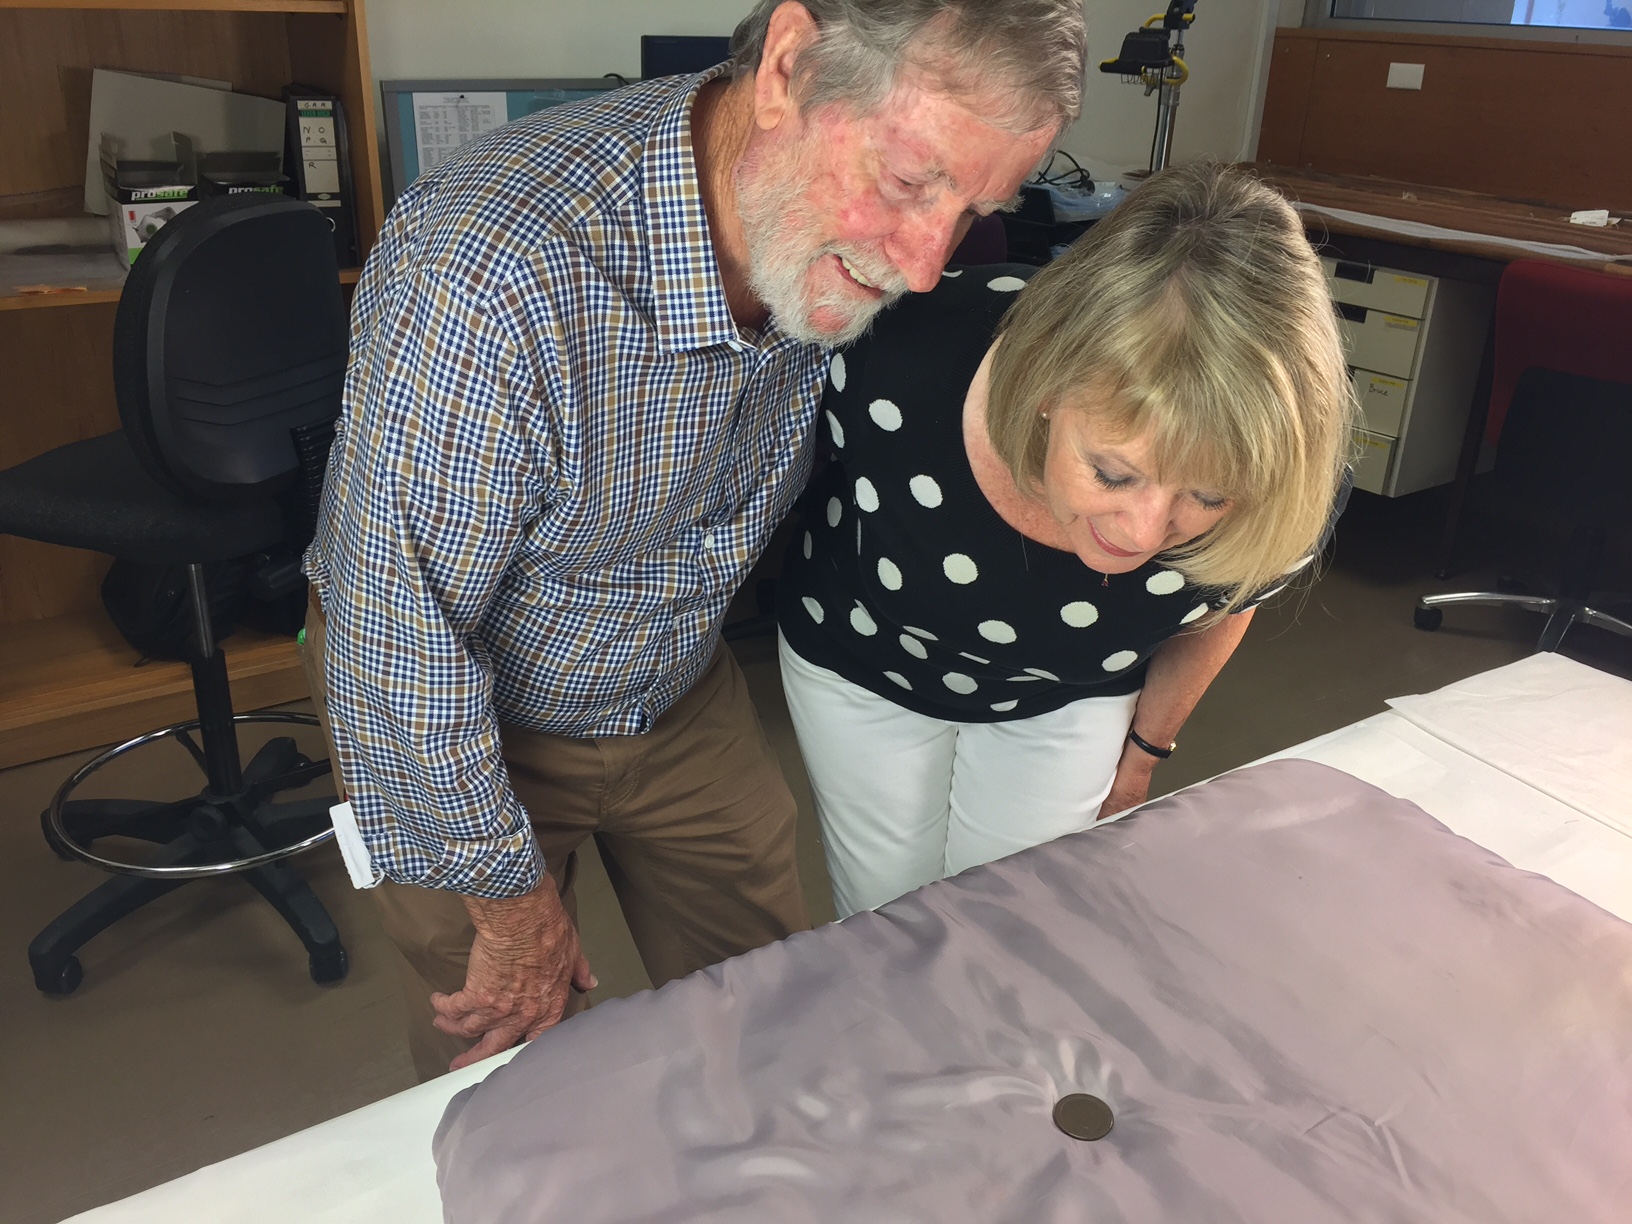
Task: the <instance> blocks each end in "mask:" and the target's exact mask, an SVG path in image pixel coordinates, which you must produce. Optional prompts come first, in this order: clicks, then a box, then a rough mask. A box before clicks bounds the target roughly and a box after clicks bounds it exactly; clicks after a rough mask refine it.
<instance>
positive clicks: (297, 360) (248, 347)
mask: <svg viewBox="0 0 1632 1224" xmlns="http://www.w3.org/2000/svg"><path fill="white" fill-rule="evenodd" d="M346 346H347V328H346V308H345V300H344V298H343V297H342V295H341V291H340V277H339V269H338V268H337V267H336V264H335V255H334V237H333V233H332V230H331V228H330V226H329V222H328V219H327V218H326V217H324V215H323V213H322V210H321V209H318V208H316V207H314V206H312V205H310V204H306V203H303V202H301V201H299V200H294V199H290V198H289V197H287V196H275V195H260V194H253V195H239V196H223V197H218V198H216V199H211V200H204V201H201V202H200V203H197V204H194V205H193V206H192V207H191V208H189V209H187V210H186V211H184V212H182V213H180V214H179V215H177V216H176V217H175V218H174V219H172V220H171V221H169V222H167V223H166V224H165V226H164V228H163V229H161V230H159V232H158V233H157V234H155V235H154V236H153V238H152V239H151V240H150V241H149V242H148V243H147V245H146V246H145V247H144V248H143V250H142V253H141V254H140V255H139V256H137V258H136V262H135V263H134V264H133V265H132V266H131V269H130V276H129V278H128V279H127V280H126V282H125V288H124V292H123V293H122V294H121V295H120V298H119V313H118V316H117V318H116V320H115V323H114V336H113V373H114V390H115V394H116V395H117V397H118V401H119V416H120V420H121V421H122V423H123V424H124V428H125V432H126V433H127V434H128V435H129V436H130V440H131V443H132V445H133V446H134V447H135V449H136V451H137V453H138V455H140V456H141V458H142V459H143V461H144V462H145V463H146V465H147V467H148V468H149V469H150V470H151V471H152V473H153V475H154V476H155V477H156V478H157V479H158V480H159V481H160V482H161V483H163V484H164V485H165V486H166V487H168V488H169V489H170V490H171V491H172V492H174V493H176V494H177V495H178V496H181V497H183V498H185V499H187V500H189V501H195V502H196V501H206V502H225V501H241V500H248V499H252V498H261V497H267V496H270V495H272V494H275V493H277V492H279V491H280V490H282V489H283V488H284V487H286V486H287V485H289V484H290V483H291V482H292V481H294V480H295V479H296V477H297V476H298V475H299V474H300V472H301V456H300V454H299V453H298V449H297V447H298V444H299V442H300V440H301V439H302V438H303V437H306V436H308V435H309V434H310V433H311V432H312V431H313V430H314V429H316V430H321V429H322V428H323V427H324V426H325V425H326V424H327V423H330V422H332V421H333V420H334V418H335V417H336V416H338V415H339V412H340V397H341V390H342V387H343V384H344V381H345V372H346Z"/></svg>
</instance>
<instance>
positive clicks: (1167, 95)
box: [1150, 80, 1179, 174]
mask: <svg viewBox="0 0 1632 1224" xmlns="http://www.w3.org/2000/svg"><path fill="white" fill-rule="evenodd" d="M1178 109H1179V90H1178V86H1176V85H1169V84H1168V83H1167V82H1166V81H1165V80H1164V81H1163V82H1162V87H1161V89H1160V91H1159V92H1158V93H1157V95H1156V139H1155V140H1154V141H1152V142H1151V146H1150V172H1151V173H1152V174H1155V173H1156V172H1157V171H1158V170H1165V169H1166V168H1167V163H1168V159H1169V158H1171V157H1172V155H1173V112H1174V111H1176V110H1178Z"/></svg>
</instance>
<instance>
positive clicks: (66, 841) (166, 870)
mask: <svg viewBox="0 0 1632 1224" xmlns="http://www.w3.org/2000/svg"><path fill="white" fill-rule="evenodd" d="M232 722H233V725H234V727H236V726H237V725H238V724H239V723H294V724H296V725H297V726H302V727H315V726H317V725H318V722H317V719H316V718H315V717H313V716H312V715H310V714H289V713H284V712H282V711H276V710H269V711H265V712H261V713H254V714H234V715H233V716H232ZM198 728H199V724H198V722H197V720H194V721H193V722H186V723H175V724H173V725H171V726H168V727H160V728H159V729H158V730H157V731H149V732H148V733H147V734H146V735H138V736H137V737H136V738H135V739H131V740H126V741H125V742H124V743H122V744H115V745H114V746H113V747H112V748H109V749H108V750H107V751H106V752H104V753H103V754H102V755H101V756H98V757H95V758H93V759H92V760H89V761H87V762H85V764H83V765H81V766H80V767H79V768H78V769H76V770H75V771H74V772H73V773H72V774H71V775H70V776H69V778H68V780H67V781H66V782H64V783H63V784H62V785H61V786H60V787H59V788H58V789H57V793H56V794H55V795H53V796H52V797H51V806H50V807H49V808H47V809H46V816H47V819H48V820H49V821H50V824H51V831H52V832H53V833H55V834H56V835H57V836H58V837H59V838H61V839H62V845H63V848H64V849H66V850H68V851H69V852H71V853H72V854H73V855H74V856H75V857H77V858H81V859H84V860H85V862H87V863H90V864H91V865H92V866H93V867H100V868H101V869H102V870H103V871H107V872H112V873H113V874H115V875H133V876H146V877H147V878H148V879H151V880H198V879H204V878H207V877H209V876H222V875H232V874H234V873H236V872H239V871H248V870H250V869H251V868H253V867H264V866H266V864H268V863H275V862H277V861H278V860H279V859H286V858H291V857H293V856H294V855H297V854H301V853H304V852H305V851H307V850H310V849H312V847H314V846H320V845H322V844H323V843H324V842H326V841H328V840H329V839H330V838H332V837H333V836H334V830H333V829H324V830H323V831H322V832H321V833H314V834H312V835H311V836H310V837H308V838H306V839H305V840H304V841H298V842H296V843H295V844H294V845H292V846H284V847H283V848H282V849H279V850H268V851H267V852H266V853H265V854H255V855H251V856H250V857H249V858H242V859H230V860H228V861H227V862H224V863H203V864H198V865H195V866H181V867H146V866H143V865H142V864H140V863H123V862H120V861H118V860H117V859H108V858H103V857H102V856H101V855H99V854H97V853H95V852H94V851H92V850H90V849H89V848H87V847H85V846H82V845H80V844H79V843H78V842H77V841H75V840H74V839H73V838H72V837H71V836H70V835H69V833H68V830H67V828H66V826H65V825H64V824H63V819H62V805H63V804H64V803H66V802H68V797H69V796H70V795H72V794H73V793H74V788H75V787H77V786H78V785H79V784H80V783H81V782H83V781H85V779H86V778H88V777H90V776H91V775H92V774H93V773H95V772H96V771H97V770H99V769H101V768H102V767H103V766H104V765H106V764H107V763H108V762H110V761H112V760H115V759H117V758H118V757H122V756H124V755H125V753H127V752H131V751H134V750H135V749H137V748H140V747H142V746H143V745H144V744H151V743H153V742H154V741H155V740H161V739H168V738H169V737H170V736H172V735H174V734H175V733H176V732H178V731H197V730H198Z"/></svg>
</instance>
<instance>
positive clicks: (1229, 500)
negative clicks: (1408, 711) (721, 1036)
mask: <svg viewBox="0 0 1632 1224" xmlns="http://www.w3.org/2000/svg"><path fill="white" fill-rule="evenodd" d="M1027 273H1028V270H1026V269H1020V268H1007V267H1003V268H966V269H963V270H962V271H956V270H954V271H949V272H947V273H945V274H943V278H942V280H941V283H940V285H939V286H938V287H937V288H936V289H935V290H933V291H932V292H930V293H927V294H921V295H917V296H914V297H912V298H909V299H908V300H907V301H905V302H904V303H902V304H901V305H900V306H898V307H896V308H895V309H894V310H892V311H891V312H889V313H888V314H886V315H884V316H883V317H881V319H880V320H879V322H878V323H877V325H876V327H875V329H874V332H873V334H872V335H871V336H869V337H867V338H866V339H864V340H862V341H860V342H859V343H857V344H856V345H854V346H853V347H851V348H849V349H847V350H845V351H844V352H842V353H840V354H838V355H837V356H835V358H834V359H833V364H832V373H831V375H830V379H829V385H828V387H827V390H826V393H825V398H824V401H823V407H824V409H825V412H824V416H825V422H826V424H825V429H826V433H825V435H824V436H823V439H822V441H823V443H825V445H826V449H828V450H829V451H830V453H831V458H832V462H831V463H830V464H829V465H828V467H827V468H826V470H825V471H824V473H823V474H822V475H821V476H820V477H818V479H817V481H816V482H814V483H813V485H812V488H811V490H810V492H809V494H807V496H806V498H805V499H804V502H803V503H802V504H803V506H804V521H803V523H802V524H801V527H800V530H798V531H797V532H796V534H795V537H794V543H793V547H792V549H791V550H790V553H789V557H788V563H787V566H786V569H785V571H784V575H783V578H782V580H781V582H780V583H779V605H780V607H779V616H778V619H779V621H780V624H781V630H782V640H781V658H782V674H783V683H784V687H785V689H786V692H787V697H788V705H789V707H790V709H791V711H792V713H793V721H794V726H795V728H796V730H797V732H798V735H799V744H800V748H801V750H802V752H803V754H804V758H805V761H806V764H807V766H808V767H809V771H810V777H811V785H812V788H813V791H814V793H815V798H816V810H817V814H818V816H819V817H820V819H821V823H822V830H823V843H824V846H825V848H826V853H827V860H828V868H829V872H830V874H831V876H832V880H833V889H834V897H835V901H836V904H837V907H838V910H839V913H840V915H841V916H843V915H846V914H849V913H853V912H855V911H857V910H861V909H872V908H874V907H876V906H878V905H881V904H883V903H884V902H886V901H888V900H891V899H892V898H894V897H897V896H900V895H901V894H902V893H905V892H907V891H909V890H911V889H913V888H916V887H918V886H919V885H921V884H925V883H927V882H929V881H931V880H935V879H939V878H941V877H942V876H945V875H950V874H954V873H956V872H958V871H961V870H963V869H964V868H966V867H970V866H973V865H975V864H977V863H983V862H988V861H990V860H992V859H995V858H1000V857H1002V856H1004V855H1006V854H1011V853H1013V852H1015V851H1017V850H1022V849H1024V848H1026V847H1028V846H1032V845H1036V844H1038V843H1041V842H1044V841H1048V840H1050V839H1052V838H1055V837H1059V836H1061V835H1063V834H1066V833H1071V832H1076V831H1078V830H1081V829H1085V828H1087V827H1089V826H1091V825H1092V824H1093V823H1094V821H1095V820H1096V819H1098V818H1101V817H1105V816H1109V815H1113V814H1115V813H1116V812H1119V811H1122V810H1125V809H1126V808H1128V807H1131V806H1133V805H1135V804H1137V803H1140V802H1142V801H1143V800H1144V799H1145V797H1146V794H1147V791H1148V788H1149V785H1150V776H1151V771H1152V769H1153V768H1154V766H1155V765H1156V762H1157V761H1158V759H1160V758H1162V757H1165V756H1167V755H1168V754H1169V753H1170V752H1171V751H1172V748H1173V746H1174V741H1175V740H1176V739H1177V738H1178V733H1179V728H1180V727H1181V726H1182V725H1183V723H1184V720H1185V718H1186V717H1187V716H1188V715H1189V713H1190V711H1191V710H1192V709H1193V708H1194V707H1195V704H1196V702H1197V700H1198V699H1199V698H1200V697H1201V695H1202V693H1203V692H1205V691H1206V689H1207V686H1208V685H1209V684H1210V683H1211V682H1212V680H1213V677H1214V676H1216V675H1217V674H1218V671H1219V668H1221V667H1222V666H1223V665H1224V663H1225V661H1226V660H1228V659H1229V657H1230V655H1231V653H1232V652H1233V651H1234V650H1235V648H1236V645H1237V643H1239V642H1240V640H1241V637H1242V635H1243V634H1244V633H1245V632H1246V629H1247V626H1248V624H1249V623H1250V622H1251V620H1252V614H1253V608H1254V606H1255V605H1256V604H1257V603H1258V602H1259V601H1261V600H1263V599H1266V598H1268V597H1269V596H1271V595H1273V594H1274V593H1275V592H1276V591H1277V590H1279V589H1280V588H1281V587H1283V586H1285V585H1286V584H1287V583H1288V582H1289V581H1292V580H1293V579H1294V577H1295V576H1296V575H1297V574H1298V573H1299V571H1301V570H1303V569H1304V568H1305V567H1306V566H1308V565H1309V564H1310V562H1311V561H1312V560H1313V559H1314V557H1315V555H1316V554H1317V553H1318V552H1319V550H1320V548H1321V546H1322V543H1323V541H1324V539H1325V537H1326V535H1327V534H1328V533H1329V531H1330V526H1331V523H1332V522H1333V521H1334V520H1335V518H1336V515H1337V514H1338V513H1339V512H1340V511H1341V505H1342V502H1343V500H1344V499H1346V497H1347V490H1348V483H1347V464H1346V456H1347V453H1348V446H1349V438H1350V427H1351V412H1352V409H1351V400H1350V395H1349V381H1348V377H1347V373H1346V370H1345V367H1344V361H1343V354H1342V349H1341V347H1340V344H1339V340H1338V336H1337V331H1336V326H1335V324H1334V322H1333V316H1332V309H1331V305H1330V301H1329V298H1328V296H1327V290H1326V285H1325V280H1324V277H1323V275H1322V273H1321V269H1320V265H1319V262H1318V261H1317V260H1316V258H1315V255H1314V253H1313V251H1312V250H1311V249H1310V247H1309V243H1308V242H1307V240H1306V239H1305V238H1304V235H1303V230H1302V227H1301V225H1300V224H1299V222H1298V219H1297V216H1296V214H1295V213H1294V212H1293V211H1292V209H1291V208H1290V207H1288V205H1287V204H1286V202H1285V201H1284V200H1282V199H1281V197H1279V196H1278V195H1276V194H1275V193H1274V192H1273V191H1271V190H1270V189H1268V188H1266V187H1264V186H1263V185H1262V184H1260V183H1258V182H1257V181H1256V180H1254V179H1252V178H1251V177H1250V176H1248V175H1246V174H1244V173H1243V172H1241V171H1238V170H1235V169H1231V168H1228V167H1219V166H1214V165H1202V166H1189V167H1180V168H1177V169H1173V170H1169V171H1166V172H1165V173H1163V174H1159V175H1156V176H1154V177H1152V178H1151V179H1150V180H1149V181H1148V182H1147V183H1146V184H1144V185H1143V186H1141V187H1140V188H1139V189H1138V190H1137V191H1136V192H1135V193H1134V194H1133V195H1132V196H1130V197H1129V199H1128V200H1127V201H1126V202H1124V203H1123V204H1122V205H1121V206H1120V207H1119V208H1118V209H1117V211H1116V212H1115V213H1113V214H1112V215H1111V216H1110V218H1109V219H1107V220H1105V221H1103V222H1101V223H1100V224H1099V225H1098V226H1096V227H1095V228H1094V229H1093V230H1092V231H1090V233H1089V234H1088V235H1087V236H1086V237H1085V238H1084V239H1082V240H1081V241H1080V242H1078V243H1077V244H1076V245H1075V246H1074V247H1073V248H1072V249H1071V250H1070V251H1068V252H1067V253H1066V254H1065V255H1063V256H1062V257H1061V258H1060V259H1058V260H1057V261H1055V262H1054V263H1053V264H1051V265H1049V266H1048V267H1047V268H1045V269H1043V270H1042V271H1040V272H1037V273H1036V275H1035V276H1034V277H1033V278H1032V279H1031V280H1030V283H1029V284H1027V283H1026V281H1025V279H1024V278H1025V276H1026V275H1027Z"/></svg>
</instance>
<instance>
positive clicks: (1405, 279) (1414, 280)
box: [1389, 272, 1428, 289]
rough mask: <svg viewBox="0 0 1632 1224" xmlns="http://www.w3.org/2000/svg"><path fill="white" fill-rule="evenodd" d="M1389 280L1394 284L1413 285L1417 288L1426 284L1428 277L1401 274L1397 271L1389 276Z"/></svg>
mask: <svg viewBox="0 0 1632 1224" xmlns="http://www.w3.org/2000/svg"><path fill="white" fill-rule="evenodd" d="M1389 280H1391V281H1393V282H1394V283H1395V284H1396V285H1415V286H1417V287H1418V288H1419V289H1420V288H1423V287H1425V286H1426V285H1427V284H1428V278H1427V277H1425V276H1401V275H1400V274H1399V273H1397V272H1396V273H1395V274H1394V275H1393V276H1390V277H1389Z"/></svg>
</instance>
